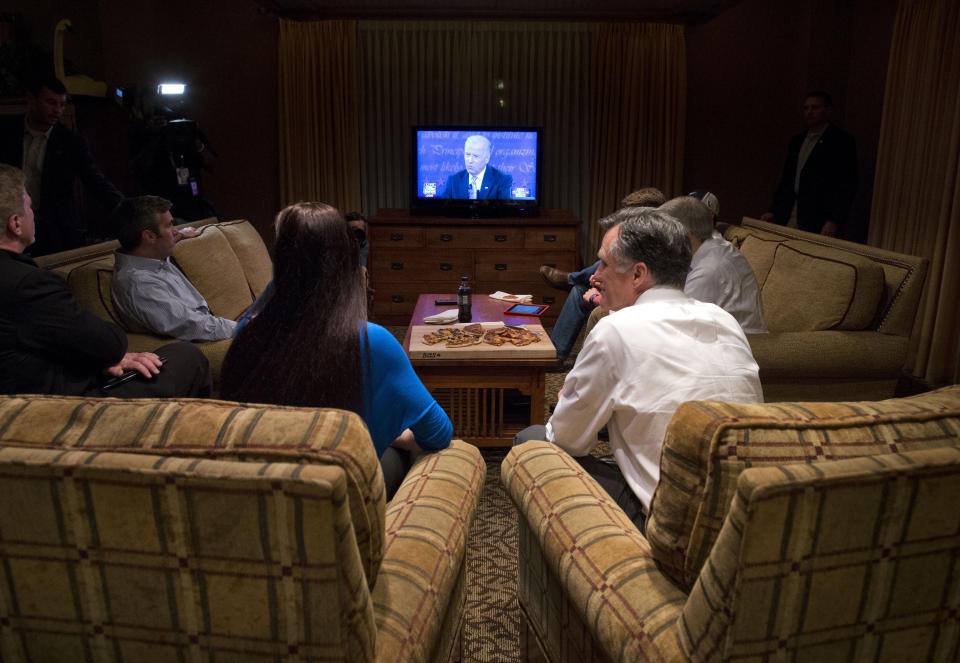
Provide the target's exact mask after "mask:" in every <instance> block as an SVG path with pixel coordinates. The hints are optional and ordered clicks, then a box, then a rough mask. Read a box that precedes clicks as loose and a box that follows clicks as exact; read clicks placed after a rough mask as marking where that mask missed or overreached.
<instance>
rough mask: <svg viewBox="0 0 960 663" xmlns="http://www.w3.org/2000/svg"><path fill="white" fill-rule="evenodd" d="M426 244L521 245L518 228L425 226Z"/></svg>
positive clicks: (436, 246) (500, 246) (466, 245)
mask: <svg viewBox="0 0 960 663" xmlns="http://www.w3.org/2000/svg"><path fill="white" fill-rule="evenodd" d="M424 232H425V233H426V244H427V246H428V247H432V248H447V247H449V248H465V249H498V248H501V249H518V248H521V247H522V246H523V230H522V229H520V228H455V227H450V228H443V227H440V228H427V229H425V231H424Z"/></svg>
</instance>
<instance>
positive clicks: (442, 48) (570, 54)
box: [358, 21, 591, 215]
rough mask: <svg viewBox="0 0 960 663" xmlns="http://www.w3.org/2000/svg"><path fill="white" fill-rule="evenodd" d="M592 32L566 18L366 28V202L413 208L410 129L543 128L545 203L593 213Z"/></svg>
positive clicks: (362, 30)
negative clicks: (432, 126) (443, 126)
mask: <svg viewBox="0 0 960 663" xmlns="http://www.w3.org/2000/svg"><path fill="white" fill-rule="evenodd" d="M590 49H591V33H590V29H589V27H587V26H584V25H580V24H569V23H530V22H517V23H507V22H482V21H471V22H468V21H455V22H451V21H434V22H403V21H401V22H398V21H382V22H378V21H365V22H361V23H360V24H359V29H358V53H359V56H358V57H359V61H360V64H359V67H360V74H359V78H360V81H361V83H360V85H361V92H360V99H361V130H360V135H361V145H362V149H361V155H362V156H361V160H362V172H363V187H364V189H363V199H364V208H365V209H366V210H368V211H369V212H371V213H374V212H376V210H377V208H378V207H407V206H408V205H409V204H410V201H409V189H410V182H409V177H410V151H411V145H410V141H411V136H410V134H411V131H410V130H411V127H412V126H414V125H418V124H420V125H422V124H488V125H499V126H539V127H542V128H543V129H544V134H543V136H544V144H543V145H542V146H541V157H542V161H541V166H542V167H541V173H540V190H541V191H542V192H544V195H543V197H542V198H541V202H542V204H543V206H544V207H547V208H561V209H571V210H573V212H574V214H577V215H582V214H584V213H585V212H586V200H587V179H586V172H587V167H588V162H587V156H588V145H589V141H590V103H589V86H588V82H589V69H587V68H585V67H584V63H587V62H589V60H590V53H591V50H590Z"/></svg>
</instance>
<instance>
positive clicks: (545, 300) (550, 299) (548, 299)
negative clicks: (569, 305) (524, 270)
mask: <svg viewBox="0 0 960 663" xmlns="http://www.w3.org/2000/svg"><path fill="white" fill-rule="evenodd" d="M555 301H557V298H556V297H550V296H547V297H544V298H543V303H544V304H553V303H554V302H555Z"/></svg>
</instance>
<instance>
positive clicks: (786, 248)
mask: <svg viewBox="0 0 960 663" xmlns="http://www.w3.org/2000/svg"><path fill="white" fill-rule="evenodd" d="M724 237H726V238H727V239H728V240H730V242H732V243H733V244H734V245H735V246H737V247H738V248H739V249H740V251H741V252H742V253H743V255H744V256H745V257H746V259H747V260H748V261H749V262H750V265H751V267H753V271H754V273H755V274H756V276H757V282H758V284H759V285H760V292H761V297H762V298H763V309H764V317H765V318H766V321H767V328H768V329H769V330H770V333H769V334H753V335H750V337H749V338H750V346H751V347H752V348H753V355H754V357H755V358H756V360H757V364H759V366H760V381H761V383H762V384H763V394H764V398H765V399H766V400H767V401H788V400H789V401H796V400H813V401H830V400H876V399H882V398H889V397H891V396H893V395H894V389H895V387H896V384H897V380H898V379H899V378H900V377H901V375H902V374H903V372H904V368H905V366H906V364H907V361H908V356H909V352H910V348H911V343H910V336H911V332H912V330H913V323H914V319H915V317H916V314H917V307H918V306H919V303H920V296H921V294H922V292H923V284H924V281H925V279H926V274H927V267H928V265H929V260H927V259H926V258H919V257H916V256H909V255H904V254H900V253H893V252H891V251H884V250H883V249H877V248H874V247H871V246H867V245H864V244H856V243H854V242H847V241H844V240H840V239H835V238H832V237H824V236H823V235H815V234H812V233H807V232H804V231H802V230H796V229H793V228H787V227H785V226H780V225H776V224H772V223H766V222H764V221H758V220H756V219H750V218H744V219H743V222H742V223H741V225H739V226H730V227H728V228H727V229H726V231H725V232H724Z"/></svg>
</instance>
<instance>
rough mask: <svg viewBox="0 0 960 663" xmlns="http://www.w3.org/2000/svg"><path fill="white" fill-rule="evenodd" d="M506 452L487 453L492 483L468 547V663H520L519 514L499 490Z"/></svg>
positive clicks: (486, 488)
mask: <svg viewBox="0 0 960 663" xmlns="http://www.w3.org/2000/svg"><path fill="white" fill-rule="evenodd" d="M505 455H506V450H505V449H495V450H485V451H484V452H483V456H484V458H485V459H486V461H487V480H486V484H485V485H484V490H483V496H482V497H481V498H480V506H479V508H478V511H477V518H476V520H475V521H474V524H473V530H472V531H471V533H470V540H469V542H468V544H467V588H468V589H467V605H466V614H465V615H464V625H463V662H464V663H514V662H515V661H520V640H519V638H520V620H521V618H522V616H521V614H520V608H519V606H518V605H517V593H516V587H517V512H516V510H515V509H514V507H513V503H512V502H511V501H510V498H509V497H508V496H507V493H506V491H504V489H503V487H502V486H501V485H500V461H501V460H503V457H504V456H505Z"/></svg>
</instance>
